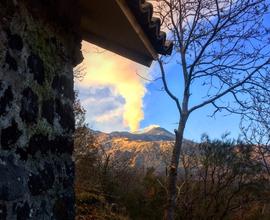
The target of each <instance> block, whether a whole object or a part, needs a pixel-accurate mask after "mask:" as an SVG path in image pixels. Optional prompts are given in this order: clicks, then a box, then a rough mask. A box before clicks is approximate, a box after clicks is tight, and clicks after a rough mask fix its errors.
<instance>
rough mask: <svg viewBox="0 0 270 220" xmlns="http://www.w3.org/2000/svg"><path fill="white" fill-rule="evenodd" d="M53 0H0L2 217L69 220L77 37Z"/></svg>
mask: <svg viewBox="0 0 270 220" xmlns="http://www.w3.org/2000/svg"><path fill="white" fill-rule="evenodd" d="M57 2H58V3H55V1H51V0H48V1H42V0H41V1H31V0H28V1H27V0H25V1H22V0H20V1H19V0H17V1H15V0H0V220H5V219H8V220H13V219H18V220H27V219H65V220H68V219H74V215H75V214H74V191H73V179H74V165H73V161H72V151H73V140H72V134H73V131H74V116H73V108H72V105H73V99H74V93H73V67H74V66H75V65H76V64H78V63H79V61H80V59H81V54H80V37H79V36H78V35H77V33H76V30H75V27H76V20H74V18H72V19H70V17H69V10H72V13H71V14H72V16H74V13H75V11H74V5H75V3H74V2H72V1H68V0H67V1H57ZM43 4H44V5H43Z"/></svg>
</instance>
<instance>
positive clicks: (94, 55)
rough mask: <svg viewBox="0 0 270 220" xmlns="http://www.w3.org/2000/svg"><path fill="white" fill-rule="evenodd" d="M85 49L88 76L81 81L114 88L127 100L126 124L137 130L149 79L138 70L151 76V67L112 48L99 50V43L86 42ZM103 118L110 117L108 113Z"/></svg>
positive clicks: (82, 83) (82, 84) (124, 120)
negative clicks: (123, 55) (119, 53)
mask: <svg viewBox="0 0 270 220" xmlns="http://www.w3.org/2000/svg"><path fill="white" fill-rule="evenodd" d="M82 49H83V55H84V61H83V63H84V65H85V67H86V76H85V77H84V80H83V81H81V82H77V84H78V85H79V86H80V87H84V88H87V87H88V88H89V87H91V86H109V87H113V88H114V91H116V93H117V94H116V95H120V96H122V97H123V98H124V99H125V103H124V104H123V105H124V106H123V109H124V111H123V122H124V126H128V127H129V128H130V130H131V131H135V130H137V129H138V128H139V123H140V121H141V120H142V119H143V118H144V114H143V97H144V95H145V93H146V89H145V81H144V80H143V79H142V78H141V77H140V76H138V75H137V74H136V73H139V74H140V75H141V76H143V77H147V78H149V76H148V71H147V68H145V67H143V66H142V65H139V64H136V63H134V62H132V61H130V60H128V59H126V58H123V57H121V56H118V55H116V54H114V53H111V52H109V51H104V50H103V49H101V48H98V49H97V47H96V46H93V45H91V44H89V43H87V42H83V44H82ZM93 108H94V106H93ZM103 118H104V119H106V118H107V117H106V115H104V117H103ZM103 118H102V119H103ZM112 126H113V125H112ZM112 129H113V128H112Z"/></svg>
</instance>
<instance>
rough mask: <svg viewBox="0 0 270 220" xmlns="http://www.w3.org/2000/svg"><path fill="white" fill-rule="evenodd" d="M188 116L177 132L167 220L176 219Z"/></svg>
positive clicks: (168, 182) (169, 184)
mask: <svg viewBox="0 0 270 220" xmlns="http://www.w3.org/2000/svg"><path fill="white" fill-rule="evenodd" d="M186 121H187V116H184V117H181V119H180V123H179V126H178V130H175V144H174V148H173V154H172V159H171V165H170V167H169V175H168V179H167V189H168V191H167V193H168V194H167V204H166V207H165V214H164V219H165V220H174V219H175V207H176V199H177V169H178V165H179V159H180V153H181V148H182V143H183V135H184V130H185V126H186Z"/></svg>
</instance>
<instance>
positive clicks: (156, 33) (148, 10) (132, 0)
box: [126, 0, 173, 55]
mask: <svg viewBox="0 0 270 220" xmlns="http://www.w3.org/2000/svg"><path fill="white" fill-rule="evenodd" d="M126 2H127V5H128V6H129V8H130V10H131V11H132V13H133V14H134V16H135V18H136V19H137V21H138V23H139V24H140V25H141V27H142V29H143V30H144V32H145V33H146V35H147V37H148V38H149V40H150V42H151V44H152V45H153V47H154V48H155V50H156V51H157V53H159V54H162V55H170V54H171V53H172V48H173V43H172V42H171V41H167V40H166V33H165V32H163V31H161V30H160V27H161V21H160V19H159V18H156V17H153V5H152V4H151V3H149V2H146V1H145V0H126Z"/></svg>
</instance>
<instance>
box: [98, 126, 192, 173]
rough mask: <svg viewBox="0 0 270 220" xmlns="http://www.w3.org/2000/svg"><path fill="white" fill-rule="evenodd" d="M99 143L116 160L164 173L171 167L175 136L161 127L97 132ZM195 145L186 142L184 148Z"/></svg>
mask: <svg viewBox="0 0 270 220" xmlns="http://www.w3.org/2000/svg"><path fill="white" fill-rule="evenodd" d="M95 136H96V137H97V140H98V142H99V143H100V144H101V145H102V147H103V148H104V149H105V151H106V152H107V154H110V155H111V156H113V158H114V159H115V160H122V161H128V163H129V164H130V165H131V166H136V167H138V168H142V169H144V170H147V168H150V167H154V168H155V170H156V172H159V173H163V172H165V170H166V167H167V166H168V165H169V161H170V157H171V152H172V147H173V144H174V138H175V135H174V134H172V133H171V132H169V131H167V130H166V129H164V128H161V127H157V126H154V127H151V128H149V129H144V130H140V131H137V132H133V133H131V132H119V131H115V132H112V133H104V132H100V131H95ZM190 145H194V143H193V142H192V141H188V140H184V146H183V147H184V148H185V147H187V146H190Z"/></svg>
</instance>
